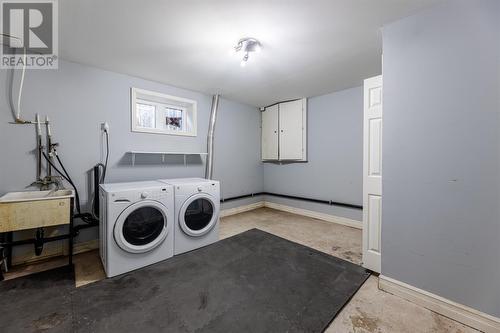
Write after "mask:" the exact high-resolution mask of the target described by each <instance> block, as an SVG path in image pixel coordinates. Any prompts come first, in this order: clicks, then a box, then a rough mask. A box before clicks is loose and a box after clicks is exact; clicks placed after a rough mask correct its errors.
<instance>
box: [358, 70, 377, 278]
mask: <svg viewBox="0 0 500 333" xmlns="http://www.w3.org/2000/svg"><path fill="white" fill-rule="evenodd" d="M363 122H364V124H363V136H364V139H363V266H364V267H366V268H368V269H371V270H372V271H375V272H378V273H380V262H381V260H380V258H381V225H382V75H380V76H376V77H372V78H370V79H366V80H365V83H364V120H363Z"/></svg>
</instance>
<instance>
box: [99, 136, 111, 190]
mask: <svg viewBox="0 0 500 333" xmlns="http://www.w3.org/2000/svg"><path fill="white" fill-rule="evenodd" d="M104 134H106V159H105V161H104V165H103V164H102V163H99V164H100V165H102V179H101V183H104V180H105V179H106V171H107V170H108V159H109V133H108V131H107V130H105V131H104Z"/></svg>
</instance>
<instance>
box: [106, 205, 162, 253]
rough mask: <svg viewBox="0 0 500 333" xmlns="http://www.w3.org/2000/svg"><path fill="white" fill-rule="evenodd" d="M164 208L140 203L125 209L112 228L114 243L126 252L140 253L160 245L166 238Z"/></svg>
mask: <svg viewBox="0 0 500 333" xmlns="http://www.w3.org/2000/svg"><path fill="white" fill-rule="evenodd" d="M165 211H166V207H165V206H163V205H162V204H160V203H158V202H155V201H142V202H137V203H135V204H132V205H130V206H129V207H127V208H126V209H125V210H124V211H123V212H122V213H121V214H120V216H119V217H118V220H117V222H116V224H115V228H114V236H115V240H116V243H117V244H118V245H119V246H120V248H122V249H123V250H125V251H127V252H132V253H142V252H147V251H150V250H152V249H154V248H155V247H156V246H158V245H160V244H161V243H162V242H163V240H164V239H165V237H166V236H167V233H168V229H167V223H168V221H167V215H166V214H165Z"/></svg>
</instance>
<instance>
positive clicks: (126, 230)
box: [99, 181, 174, 277]
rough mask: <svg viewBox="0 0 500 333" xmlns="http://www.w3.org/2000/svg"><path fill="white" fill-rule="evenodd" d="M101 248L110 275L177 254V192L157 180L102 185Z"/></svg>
mask: <svg viewBox="0 0 500 333" xmlns="http://www.w3.org/2000/svg"><path fill="white" fill-rule="evenodd" d="M99 198H100V206H99V208H100V212H99V216H100V217H101V223H100V227H99V242H100V244H99V247H100V255H101V260H102V264H103V266H104V270H105V271H106V276H107V277H112V276H115V275H119V274H123V273H126V272H129V271H132V270H135V269H138V268H141V267H144V266H147V265H151V264H154V263H156V262H159V261H162V260H165V259H168V258H170V257H172V256H173V254H174V191H173V187H172V186H171V185H168V184H165V183H161V182H157V181H148V182H133V183H116V184H102V185H101V186H100V190H99Z"/></svg>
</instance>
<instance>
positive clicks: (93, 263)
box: [7, 208, 479, 333]
mask: <svg viewBox="0 0 500 333" xmlns="http://www.w3.org/2000/svg"><path fill="white" fill-rule="evenodd" d="M252 228H258V229H261V230H264V231H267V232H270V233H273V234H275V235H277V236H280V237H283V238H286V239H289V240H291V241H294V242H297V243H300V244H303V245H306V246H309V247H312V248H314V249H317V250H319V251H322V252H326V253H328V254H331V255H334V256H337V257H340V258H343V259H345V260H348V261H351V262H353V263H356V264H360V263H361V230H358V229H354V228H350V227H345V226H342V225H338V224H335V223H331V222H324V221H321V220H317V219H312V218H308V217H303V216H299V215H295V214H290V213H286V212H281V211H277V210H273V209H269V208H261V209H257V210H253V211H250V212H246V213H242V214H237V215H232V216H228V217H224V218H222V219H221V223H220V238H221V239H222V238H226V237H230V236H233V235H235V234H238V233H241V232H243V231H246V230H249V229H252ZM74 262H75V277H76V286H77V287H79V286H82V285H85V284H88V283H92V282H95V281H99V280H101V279H103V278H104V271H103V269H102V266H101V263H100V259H99V254H98V252H97V251H91V252H86V253H82V254H78V255H76V256H75V260H74ZM65 263H66V261H65V259H64V258H62V259H61V258H58V259H53V260H49V261H46V262H44V263H41V264H37V265H29V266H25V267H20V268H18V269H17V270H14V271H13V272H12V273H10V274H9V275H7V278H15V277H17V276H21V275H25V274H29V273H32V272H35V271H40V270H45V269H50V268H54V267H57V266H60V265H63V264H65ZM326 332H327V333H334V332H335V333H382V332H398V333H405V332H408V333H436V332H452V333H469V332H471V333H472V332H479V331H476V330H474V329H471V328H469V327H467V326H464V325H462V324H460V323H458V322H455V321H453V320H451V319H448V318H446V317H443V316H440V315H438V314H436V313H434V312H432V311H430V310H427V309H425V308H423V307H420V306H418V305H415V304H413V303H410V302H408V301H406V300H404V299H402V298H399V297H397V296H394V295H391V294H388V293H386V292H383V291H381V290H379V289H378V278H377V277H376V276H371V277H370V278H369V279H368V281H367V282H366V283H365V284H364V285H363V286H362V287H361V288H360V290H359V291H358V292H357V293H356V295H354V297H353V298H352V299H351V301H350V302H349V303H348V304H347V305H346V307H345V308H344V309H343V310H342V312H341V313H340V314H339V315H338V316H337V317H336V318H335V320H334V321H333V322H332V324H331V325H330V327H329V328H328V329H327V330H326Z"/></svg>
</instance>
